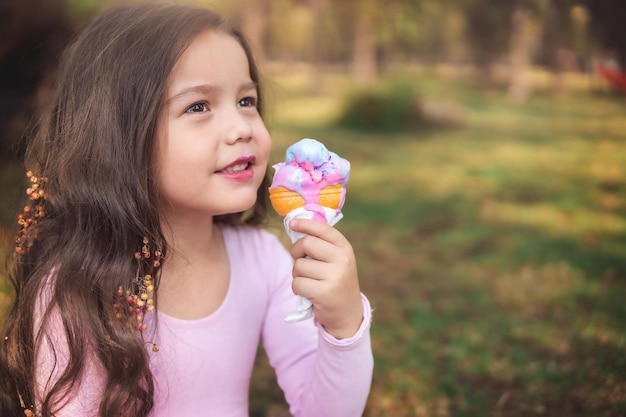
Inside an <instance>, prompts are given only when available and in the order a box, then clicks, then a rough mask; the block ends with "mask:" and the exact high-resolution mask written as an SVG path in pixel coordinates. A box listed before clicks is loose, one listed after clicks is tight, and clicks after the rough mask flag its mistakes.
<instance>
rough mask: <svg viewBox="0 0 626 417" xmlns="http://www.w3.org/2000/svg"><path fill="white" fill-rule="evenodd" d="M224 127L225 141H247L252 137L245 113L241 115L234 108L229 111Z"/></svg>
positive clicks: (250, 126) (250, 125)
mask: <svg viewBox="0 0 626 417" xmlns="http://www.w3.org/2000/svg"><path fill="white" fill-rule="evenodd" d="M226 117H228V119H227V122H226V125H225V126H226V127H225V132H224V135H225V139H226V142H227V143H230V144H232V143H235V142H238V141H244V142H247V141H249V140H251V139H252V133H253V129H252V124H251V123H250V121H249V120H248V119H246V117H245V115H242V114H241V113H240V112H239V111H237V110H234V111H231V112H229V114H228V115H227V116H226Z"/></svg>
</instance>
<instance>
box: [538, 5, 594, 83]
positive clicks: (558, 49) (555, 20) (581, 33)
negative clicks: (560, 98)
mask: <svg viewBox="0 0 626 417" xmlns="http://www.w3.org/2000/svg"><path fill="white" fill-rule="evenodd" d="M577 3H578V2H577V1H576V0H549V1H546V2H545V4H544V5H543V6H544V7H543V8H542V9H541V16H542V23H543V24H542V26H543V31H542V36H541V49H540V51H539V56H538V63H539V64H543V65H545V66H546V67H547V68H548V69H549V70H550V71H551V72H552V74H553V86H552V87H553V91H554V93H555V94H556V95H562V94H563V93H564V92H565V80H564V77H563V75H564V73H565V72H567V71H571V70H575V69H578V68H577V67H578V65H577V63H576V61H577V60H578V59H577V57H582V56H584V55H585V54H586V49H587V44H586V43H587V42H586V41H587V33H586V32H587V30H586V26H587V17H586V16H587V15H586V11H585V10H584V9H583V8H582V7H581V6H580V5H577Z"/></svg>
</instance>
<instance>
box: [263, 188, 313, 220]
mask: <svg viewBox="0 0 626 417" xmlns="http://www.w3.org/2000/svg"><path fill="white" fill-rule="evenodd" d="M270 202H271V203H272V207H274V210H276V213H278V214H280V215H281V216H283V217H284V216H286V215H287V213H289V212H291V211H293V210H295V209H297V208H300V207H304V205H305V201H304V198H302V196H301V195H300V194H298V193H296V192H294V191H291V190H288V189H286V188H285V187H276V188H272V189H270Z"/></svg>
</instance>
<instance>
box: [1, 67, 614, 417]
mask: <svg viewBox="0 0 626 417" xmlns="http://www.w3.org/2000/svg"><path fill="white" fill-rule="evenodd" d="M276 74H278V72H276ZM302 74H305V75H302ZM307 74H309V75H310V73H306V72H296V71H294V72H292V73H291V74H289V75H285V74H282V75H276V76H274V77H273V78H270V79H269V83H268V84H267V85H268V88H269V100H268V102H269V105H270V107H269V113H268V121H269V127H270V129H271V131H272V134H273V138H274V144H275V148H274V151H273V157H272V158H273V159H272V160H273V161H278V160H280V159H282V152H283V151H284V149H285V148H286V147H287V146H288V145H289V144H290V143H292V142H294V141H296V140H297V139H299V138H301V137H314V138H317V139H320V140H322V141H324V142H325V143H326V144H327V145H328V146H329V148H331V149H332V150H334V151H335V152H337V153H338V154H340V155H342V156H344V157H346V158H348V159H350V161H351V162H352V166H353V168H352V173H351V178H350V184H349V188H348V199H347V202H346V206H345V208H344V214H345V218H344V220H342V221H341V223H339V225H338V228H339V229H340V230H341V231H342V232H343V233H344V234H345V235H346V236H347V237H348V238H349V239H350V241H351V242H352V244H353V246H354V249H355V251H356V254H357V257H358V259H359V271H360V279H361V286H362V289H363V291H364V292H365V293H366V294H367V295H368V297H369V298H370V300H371V302H372V305H373V307H374V308H375V312H374V323H373V327H372V342H373V348H374V354H375V360H376V368H375V374H374V381H373V387H372V391H371V395H370V398H369V401H368V404H367V409H366V414H365V415H366V417H379V416H381V417H382V416H393V417H404V416H407V417H408V416H418V417H422V416H437V417H447V416H459V417H460V416H481V415H488V416H506V417H517V416H624V415H626V355H625V354H624V353H625V352H626V301H625V300H626V256H624V255H625V254H626V215H625V213H626V135H625V132H626V98H624V97H618V96H613V95H610V94H605V93H598V92H593V91H589V90H586V89H584V88H580V85H581V84H582V83H581V81H580V79H577V81H576V88H575V89H573V90H572V91H571V92H570V93H569V94H568V95H567V96H566V97H564V98H560V99H556V98H552V97H551V96H550V95H549V94H546V93H545V92H542V91H538V92H537V93H536V94H535V95H533V97H532V98H531V99H530V100H529V102H528V103H526V104H524V105H515V104H512V103H509V102H508V101H507V100H506V96H505V94H504V93H503V92H502V91H501V90H497V89H496V90H487V91H485V90H483V89H480V88H477V87H476V86H473V85H471V83H467V82H464V81H463V80H460V79H445V80H442V79H440V78H438V77H435V76H433V75H432V74H422V75H417V76H414V82H415V83H416V87H417V88H418V91H420V92H421V94H422V99H423V100H424V101H429V100H432V101H437V100H447V101H450V100H452V101H455V102H457V103H459V104H460V105H461V106H462V107H463V108H464V109H465V124H464V125H463V126H462V127H456V128H449V129H422V130H417V131H414V132H395V133H389V134H387V133H380V132H378V133H373V132H355V131H351V130H347V129H345V128H339V127H336V125H335V124H334V121H335V120H337V116H338V114H339V112H341V109H342V106H343V101H342V98H343V97H346V96H347V95H348V94H349V93H350V91H351V89H352V87H353V86H352V85H351V84H350V82H349V81H348V80H347V79H346V78H345V77H344V76H342V75H340V74H335V73H331V72H329V73H328V74H326V75H324V76H323V77H321V78H315V80H316V84H315V85H312V84H311V83H310V82H309V81H308V80H309V78H307ZM3 175H4V174H3ZM274 220H275V221H276V223H277V224H278V221H277V219H274ZM277 230H279V228H277ZM1 289H2V287H0V291H1ZM4 298H5V299H6V296H5V297H4ZM1 301H2V299H1V298H0V302H1ZM258 362H259V369H258V370H257V371H256V372H255V374H254V376H253V381H252V385H253V388H252V396H251V415H252V416H258V417H260V416H276V415H278V414H280V413H282V412H283V411H284V410H285V405H284V402H283V401H282V399H281V395H280V392H279V391H278V389H277V387H276V385H275V379H274V377H273V375H272V372H271V369H270V368H269V366H268V365H267V362H266V360H265V358H264V355H263V354H260V355H259V358H258Z"/></svg>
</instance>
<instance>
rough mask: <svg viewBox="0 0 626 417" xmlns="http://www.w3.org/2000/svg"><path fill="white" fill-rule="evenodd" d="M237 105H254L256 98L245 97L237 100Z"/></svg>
mask: <svg viewBox="0 0 626 417" xmlns="http://www.w3.org/2000/svg"><path fill="white" fill-rule="evenodd" d="M237 104H238V105H239V107H256V98H255V97H246V98H242V99H241V100H239V103H237Z"/></svg>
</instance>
